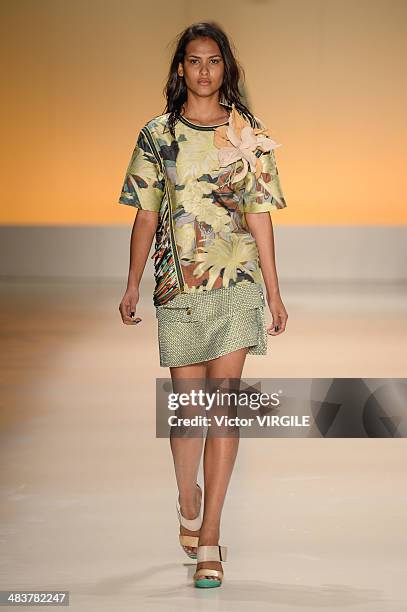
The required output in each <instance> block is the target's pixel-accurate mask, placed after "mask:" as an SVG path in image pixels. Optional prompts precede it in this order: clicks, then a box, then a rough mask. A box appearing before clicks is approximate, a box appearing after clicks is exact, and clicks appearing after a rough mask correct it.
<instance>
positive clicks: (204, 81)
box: [198, 79, 210, 85]
mask: <svg viewBox="0 0 407 612" xmlns="http://www.w3.org/2000/svg"><path fill="white" fill-rule="evenodd" d="M198 83H199V84H200V85H209V83H210V81H208V79H201V80H199V81H198Z"/></svg>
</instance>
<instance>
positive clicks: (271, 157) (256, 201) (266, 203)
mask: <svg viewBox="0 0 407 612" xmlns="http://www.w3.org/2000/svg"><path fill="white" fill-rule="evenodd" d="M256 121H257V124H258V127H259V128H261V129H264V127H265V126H264V124H263V122H262V121H261V120H260V119H259V118H258V117H256ZM259 159H260V162H261V174H260V176H259V177H257V176H256V174H255V172H253V171H251V170H249V172H248V173H247V175H246V180H245V192H244V196H243V202H244V211H245V212H248V213H251V212H254V213H255V212H271V211H273V210H278V209H280V208H286V206H287V204H286V201H285V199H284V194H283V190H282V187H281V183H280V177H279V175H278V168H277V162H276V158H275V154H274V149H271V151H265V152H262V153H261V155H260V157H259Z"/></svg>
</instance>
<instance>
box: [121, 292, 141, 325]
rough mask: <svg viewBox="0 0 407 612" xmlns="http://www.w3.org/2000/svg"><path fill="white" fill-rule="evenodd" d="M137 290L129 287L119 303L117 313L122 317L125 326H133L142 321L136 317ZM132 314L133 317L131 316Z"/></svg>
mask: <svg viewBox="0 0 407 612" xmlns="http://www.w3.org/2000/svg"><path fill="white" fill-rule="evenodd" d="M139 297H140V296H139V289H138V287H131V288H129V287H128V288H127V289H126V293H125V294H124V296H123V299H122V301H121V302H120V306H119V311H120V314H121V316H122V321H123V323H124V324H125V325H135V324H137V323H140V321H142V319H141V318H140V317H136V316H135V315H136V305H137V303H138V301H139ZM132 314H133V317H132V316H131V315H132Z"/></svg>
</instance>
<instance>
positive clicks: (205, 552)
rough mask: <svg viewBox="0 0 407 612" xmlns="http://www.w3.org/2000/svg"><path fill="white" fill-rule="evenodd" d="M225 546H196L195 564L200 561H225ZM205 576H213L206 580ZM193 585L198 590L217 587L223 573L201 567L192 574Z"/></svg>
mask: <svg viewBox="0 0 407 612" xmlns="http://www.w3.org/2000/svg"><path fill="white" fill-rule="evenodd" d="M227 550H228V549H227V546H219V545H218V546H204V545H201V546H198V554H197V563H201V562H202V561H226V557H227ZM206 576H214V578H207V577H206ZM193 580H194V583H195V586H196V587H199V588H204V589H207V588H212V587H218V586H220V585H221V584H222V581H223V571H222V570H215V569H209V568H207V569H205V568H204V567H201V568H200V569H199V570H196V572H195V574H194V578H193Z"/></svg>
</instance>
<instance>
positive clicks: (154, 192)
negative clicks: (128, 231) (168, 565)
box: [119, 23, 288, 587]
mask: <svg viewBox="0 0 407 612" xmlns="http://www.w3.org/2000/svg"><path fill="white" fill-rule="evenodd" d="M240 74H241V69H240V68H239V66H238V63H237V61H236V59H235V57H234V56H233V53H232V51H231V47H230V43H229V41H228V38H227V36H226V34H225V33H224V32H223V31H222V30H221V29H220V28H219V27H218V26H217V25H216V24H214V23H199V24H194V25H192V26H190V27H188V28H187V29H186V30H185V31H184V32H182V34H181V35H180V36H179V38H178V43H177V48H176V50H175V53H174V56H173V59H172V63H171V67H170V71H169V77H168V81H167V84H166V88H165V94H166V99H167V105H166V108H165V112H164V114H162V115H159V116H157V117H154V118H153V119H151V120H150V121H149V122H148V123H146V124H145V126H144V127H143V129H142V130H141V131H140V134H139V136H138V139H137V143H136V146H135V149H134V152H133V155H132V157H131V160H130V164H129V166H128V169H127V172H126V177H125V180H124V185H123V188H122V193H121V195H120V199H119V203H121V204H126V205H130V206H134V207H136V208H137V209H138V211H137V215H136V220H135V223H134V226H133V231H132V237H131V256H130V270H129V277H128V284H127V289H126V292H125V295H124V297H123V299H122V301H121V304H120V307H119V309H120V313H121V316H122V320H123V323H125V324H128V325H131V324H135V323H138V322H139V321H140V320H141V319H140V318H139V317H135V309H136V304H137V303H138V300H139V283H140V279H141V276H142V273H143V270H144V266H145V263H146V260H147V257H148V254H149V251H150V247H151V244H152V241H153V238H154V235H156V243H155V252H154V254H153V256H152V257H153V259H154V265H155V281H156V286H155V290H154V296H153V301H154V305H155V307H156V316H157V319H158V338H159V352H160V365H161V366H162V367H169V368H170V373H171V378H172V381H173V387H174V390H175V388H176V389H181V388H182V390H183V391H185V389H186V388H189V389H191V388H192V386H193V385H192V384H191V382H190V381H191V380H193V381H196V380H198V382H199V381H202V383H203V384H205V383H206V382H207V381H211V380H213V379H223V380H224V379H227V380H229V379H230V380H236V379H239V378H240V377H241V374H242V370H243V365H244V362H245V358H246V355H247V354H248V353H250V354H257V355H265V354H266V353H267V334H270V335H272V336H276V335H279V334H281V333H283V332H284V330H285V327H286V322H287V318H288V315H287V312H286V309H285V307H284V305H283V302H282V300H281V297H280V293H279V287H278V279H277V273H276V267H275V259H274V241H273V228H272V222H271V216H270V213H271V212H272V211H275V210H278V209H280V208H284V207H285V206H286V203H285V200H284V197H283V194H282V191H281V186H280V182H279V177H278V170H277V166H276V162H275V157H274V151H273V149H274V148H276V147H277V146H280V145H277V144H276V143H275V142H274V141H273V140H272V139H271V138H270V134H269V131H268V130H267V129H266V128H265V126H264V125H262V123H261V122H260V120H259V119H258V118H257V117H255V116H254V115H253V114H252V113H251V112H250V110H249V109H248V108H247V107H246V106H245V105H244V104H243V102H242V101H241V96H240V93H239V90H238V83H239V78H240ZM260 266H261V272H262V276H263V279H264V282H265V286H266V292H267V303H268V306H269V309H270V312H271V315H272V319H273V323H272V325H270V326H269V327H268V328H267V329H266V325H265V321H264V303H265V301H264V296H263V290H262V280H261V273H260ZM170 440H171V449H172V453H173V459H174V466H175V473H176V479H177V484H178V492H179V497H177V510H178V517H179V521H180V534H179V538H180V542H181V545H182V546H183V548H184V550H185V552H186V553H187V554H188V555H189V556H190V557H192V558H196V559H197V568H196V572H195V574H194V583H195V586H198V587H213V586H220V584H221V583H222V579H223V567H222V563H221V562H222V561H225V560H226V547H224V546H220V545H219V533H220V518H221V511H222V507H223V503H224V500H225V495H226V491H227V488H228V484H229V480H230V477H231V473H232V470H233V466H234V462H235V458H236V454H237V449H238V443H239V437H238V436H228V435H225V437H222V436H219V435H218V436H214V435H210V433H208V436H207V437H206V439H205V452H204V481H205V482H204V485H205V486H204V504H203V505H204V511H203V518H202V512H201V502H202V491H201V489H200V487H199V485H198V484H197V482H196V481H197V474H198V470H199V464H200V458H201V454H202V449H203V437H202V436H200V437H190V438H189V439H185V437H184V438H183V437H177V436H176V435H171V437H170Z"/></svg>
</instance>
